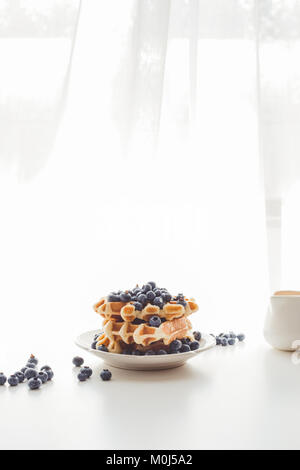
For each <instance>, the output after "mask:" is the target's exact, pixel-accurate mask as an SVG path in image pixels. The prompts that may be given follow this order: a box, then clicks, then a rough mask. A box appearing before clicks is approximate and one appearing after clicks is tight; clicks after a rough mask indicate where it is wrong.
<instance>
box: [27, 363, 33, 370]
mask: <svg viewBox="0 0 300 470" xmlns="http://www.w3.org/2000/svg"><path fill="white" fill-rule="evenodd" d="M26 367H27V369H35V364H33V362H27V364H26Z"/></svg>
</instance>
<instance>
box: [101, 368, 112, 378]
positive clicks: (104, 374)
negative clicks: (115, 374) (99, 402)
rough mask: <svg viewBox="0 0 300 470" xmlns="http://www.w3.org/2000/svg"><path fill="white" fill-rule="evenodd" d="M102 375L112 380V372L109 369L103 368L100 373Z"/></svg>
mask: <svg viewBox="0 0 300 470" xmlns="http://www.w3.org/2000/svg"><path fill="white" fill-rule="evenodd" d="M100 377H101V379H102V380H110V379H111V372H110V371H109V370H108V369H103V371H102V372H101V373H100Z"/></svg>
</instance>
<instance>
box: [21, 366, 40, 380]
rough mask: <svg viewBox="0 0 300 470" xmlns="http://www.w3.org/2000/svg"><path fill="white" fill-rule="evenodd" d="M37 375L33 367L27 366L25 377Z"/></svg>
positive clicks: (30, 377)
mask: <svg viewBox="0 0 300 470" xmlns="http://www.w3.org/2000/svg"><path fill="white" fill-rule="evenodd" d="M37 375H38V373H37V371H36V370H35V369H31V368H28V369H26V370H25V372H24V376H25V379H27V380H29V379H32V378H34V377H36V376H37Z"/></svg>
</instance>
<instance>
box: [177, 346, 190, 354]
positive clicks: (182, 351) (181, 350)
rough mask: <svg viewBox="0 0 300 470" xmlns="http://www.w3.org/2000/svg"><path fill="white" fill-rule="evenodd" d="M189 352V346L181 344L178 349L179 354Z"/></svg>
mask: <svg viewBox="0 0 300 470" xmlns="http://www.w3.org/2000/svg"><path fill="white" fill-rule="evenodd" d="M190 350H191V348H190V346H189V345H188V344H183V345H182V346H181V348H180V352H181V353H184V352H189V351H190Z"/></svg>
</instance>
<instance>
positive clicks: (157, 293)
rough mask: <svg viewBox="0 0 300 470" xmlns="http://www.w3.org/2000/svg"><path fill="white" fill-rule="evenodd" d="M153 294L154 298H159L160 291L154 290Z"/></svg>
mask: <svg viewBox="0 0 300 470" xmlns="http://www.w3.org/2000/svg"><path fill="white" fill-rule="evenodd" d="M154 293H155V297H161V290H160V289H156V290H155V291H154Z"/></svg>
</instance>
